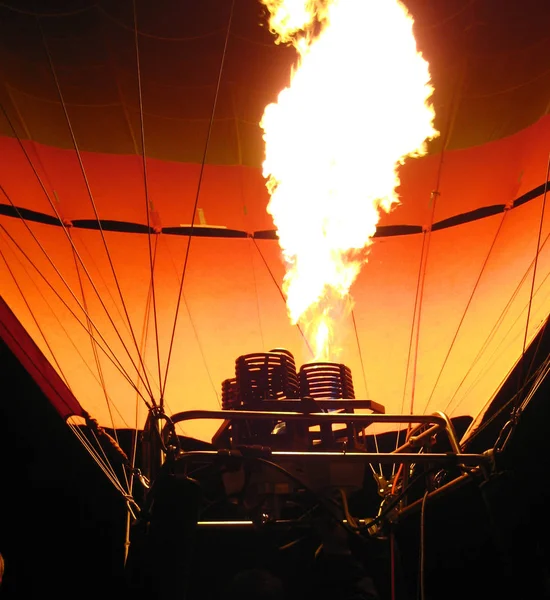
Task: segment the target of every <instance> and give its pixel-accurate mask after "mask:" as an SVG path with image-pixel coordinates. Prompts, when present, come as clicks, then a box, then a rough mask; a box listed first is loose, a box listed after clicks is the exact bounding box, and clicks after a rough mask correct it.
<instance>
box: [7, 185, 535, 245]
mask: <svg viewBox="0 0 550 600" xmlns="http://www.w3.org/2000/svg"><path fill="white" fill-rule="evenodd" d="M544 190H545V184H541V185H539V186H537V187H535V188H533V189H532V190H530V191H528V192H526V193H525V194H523V195H522V196H520V197H519V198H516V200H514V202H513V204H512V208H517V207H518V206H521V205H523V204H525V203H527V202H529V201H530V200H534V199H536V198H538V197H540V196H542V195H543V194H544ZM505 209H506V205H504V204H493V205H491V206H484V207H481V208H477V209H475V210H472V211H469V212H466V213H461V214H459V215H454V216H452V217H449V218H448V219H443V220H442V221H438V222H437V223H434V225H433V226H432V231H438V230H441V229H447V228H449V227H455V226H457V225H463V224H464V223H471V222H472V221H477V220H479V219H485V218H487V217H490V216H493V215H496V214H499V213H502V212H503V211H504V210H505ZM0 215H4V216H7V217H14V218H17V219H21V220H24V221H30V222H34V223H42V224H44V225H55V226H56V227H60V226H61V225H62V223H61V221H60V220H59V219H58V218H57V217H54V216H52V215H48V214H46V213H42V212H38V211H35V210H30V209H28V208H22V207H18V206H13V205H11V204H0ZM71 225H72V226H73V227H76V228H79V229H91V230H99V229H100V225H101V229H102V230H103V231H114V232H121V233H156V230H155V229H153V228H151V227H147V225H143V224H140V223H132V222H129V221H115V220H110V219H103V220H100V221H99V222H98V221H97V220H95V219H77V220H74V221H68V222H67V226H69V227H70V226H71ZM422 231H423V228H422V226H421V225H381V226H379V227H378V228H377V230H376V232H375V234H374V237H376V238H383V237H393V236H400V235H413V234H417V233H421V232H422ZM160 232H161V233H164V234H167V235H183V236H193V237H214V238H247V237H250V234H249V233H247V232H246V231H241V230H238V229H227V228H225V227H208V226H204V225H197V226H194V227H191V226H190V225H187V226H183V227H163V228H162V229H161V230H160ZM251 236H252V237H253V238H254V239H257V240H277V239H279V236H278V235H277V231H276V230H275V229H263V230H258V231H255V232H254V233H253V234H251Z"/></svg>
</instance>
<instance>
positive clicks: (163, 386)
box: [160, 0, 235, 398]
mask: <svg viewBox="0 0 550 600" xmlns="http://www.w3.org/2000/svg"><path fill="white" fill-rule="evenodd" d="M234 9H235V0H232V1H231V9H230V11H229V18H228V21H227V31H226V34H225V41H224V45H223V51H222V57H221V61H220V68H219V71H218V79H217V82H216V91H215V93H214V101H213V103H212V111H211V114H210V121H209V123H208V131H207V134H206V141H205V144H204V152H203V155H202V161H201V168H200V171H199V181H198V184H197V191H196V194H195V202H194V204H193V213H192V215H191V234H192V233H193V229H194V228H195V218H196V215H197V207H198V203H199V197H200V193H201V187H202V180H203V176H204V169H205V165H206V157H207V155H208V150H209V147H210V137H211V135H212V129H213V127H214V116H215V114H216V107H217V105H218V96H219V93H220V88H221V82H222V75H223V68H224V64H225V56H226V54H227V47H228V44H229V34H230V31H231V22H232V20H233V12H234ZM192 239H193V235H190V236H189V240H188V242H187V248H186V251H185V259H184V262H183V272H182V276H181V281H180V289H179V293H178V301H177V304H176V314H175V315H174V325H173V328H172V335H171V336H170V346H169V349H168V358H167V360H166V370H165V373H164V381H161V393H160V397H161V398H163V397H164V392H165V390H166V381H167V379H168V371H169V369H170V362H171V357H172V349H173V347H174V339H175V337H176V326H177V322H178V314H179V309H180V305H181V297H182V294H183V283H184V280H185V274H186V272H187V264H188V261H189V252H190V249H191V240H192Z"/></svg>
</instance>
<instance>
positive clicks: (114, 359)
mask: <svg viewBox="0 0 550 600" xmlns="http://www.w3.org/2000/svg"><path fill="white" fill-rule="evenodd" d="M0 191H2V192H4V194H5V191H4V189H3V188H2V185H1V184H0ZM6 197H7V196H6ZM23 222H24V223H25V224H26V222H25V220H24V219H23ZM0 230H2V231H3V232H4V233H5V235H7V236H8V238H9V239H10V240H11V242H12V243H13V244H14V245H15V247H16V248H17V249H18V250H19V252H21V254H22V255H23V256H24V257H25V258H26V259H27V261H28V262H29V263H30V265H31V266H32V267H33V268H34V269H35V270H36V272H37V273H38V275H39V276H40V277H41V278H42V279H43V280H44V281H45V283H46V285H47V286H48V287H49V288H50V289H51V290H52V292H53V293H54V294H55V295H56V296H57V298H58V299H59V301H60V302H61V303H62V304H63V306H65V308H66V309H67V310H68V311H69V312H70V313H71V315H72V316H73V317H74V318H75V320H76V321H77V323H78V324H79V325H80V326H81V327H83V328H84V330H85V331H86V333H89V331H88V328H87V327H86V325H84V323H82V321H81V320H80V318H79V317H78V316H77V314H76V313H75V312H74V310H73V309H72V308H71V307H70V306H69V305H68V303H67V302H66V301H65V300H64V298H63V297H62V296H61V294H60V293H59V292H58V291H57V290H56V289H55V287H54V286H53V285H52V283H51V282H50V281H49V280H48V278H47V277H46V276H45V275H44V274H43V273H42V272H41V270H40V269H39V268H38V267H37V266H36V264H35V263H34V262H33V261H32V260H31V258H30V257H29V256H28V254H27V253H26V252H25V251H24V250H23V248H21V246H20V245H19V244H18V243H17V242H16V241H15V239H14V238H13V236H12V235H11V234H10V233H9V232H8V230H7V229H6V228H5V227H4V226H3V225H2V224H1V223H0ZM29 231H30V233H31V235H32V236H33V238H34V239H35V241H36V242H37V244H38V245H39V246H40V248H41V249H42V250H43V252H44V253H45V255H46V258H47V259H48V260H50V259H49V256H48V254H47V253H46V251H45V250H44V249H43V248H42V245H41V244H40V242H39V241H38V240H37V239H36V238H35V236H34V234H33V232H32V231H31V230H30V229H29ZM50 264H51V265H52V267H53V268H54V270H55V272H56V273H57V275H58V276H59V277H60V279H61V281H63V282H64V283H66V282H65V280H64V278H63V276H62V275H61V273H60V272H59V270H58V269H57V267H56V266H55V264H54V263H53V262H51V260H50ZM66 285H67V284H66ZM67 287H68V289H69V292H70V293H71V295H72V297H73V299H74V300H75V302H76V303H77V304H78V306H79V308H80V309H81V310H82V311H84V307H83V306H82V304H81V302H80V300H79V299H78V297H77V296H76V294H75V293H74V292H73V291H72V289H71V288H70V286H68V285H67ZM90 323H91V324H92V325H93V328H94V330H95V331H96V332H97V335H98V336H99V338H100V339H101V341H102V342H103V343H104V344H105V346H106V348H107V350H109V352H110V354H109V352H107V350H106V349H105V348H103V346H101V345H100V344H98V347H99V348H100V349H101V351H102V352H103V353H104V354H105V356H107V358H108V359H109V360H110V361H111V362H112V363H113V365H114V366H115V367H116V368H117V370H118V371H119V372H120V374H121V375H122V376H123V377H124V378H125V379H126V381H127V382H128V383H129V384H130V385H131V386H132V387H133V388H134V389H135V390H136V391H138V393H139V395H140V396H141V398H142V399H143V401H144V402H145V404H146V405H147V406H148V407H149V408H150V404H149V402H148V401H147V400H146V398H145V397H144V396H143V394H141V392H139V390H138V388H137V386H136V384H135V383H134V382H133V381H132V379H131V378H130V376H129V375H128V373H126V370H125V369H124V367H123V366H122V364H121V362H120V361H119V360H118V358H117V357H116V355H115V354H114V352H113V351H112V349H111V348H110V346H109V344H108V342H107V340H105V338H104V337H103V335H102V334H101V332H100V331H99V329H98V328H97V326H96V325H95V323H94V321H93V320H92V319H90ZM96 341H97V340H96Z"/></svg>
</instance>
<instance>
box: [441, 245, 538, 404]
mask: <svg viewBox="0 0 550 600" xmlns="http://www.w3.org/2000/svg"><path fill="white" fill-rule="evenodd" d="M549 239H550V234H548V235H547V236H546V237H545V239H544V241H543V242H542V244H541V246H540V249H541V250H542V248H543V247H544V246H545V245H546V243H547V242H548V240H549ZM533 264H534V259H533V260H532V261H531V263H530V264H529V266H528V267H527V269H526V270H525V273H524V274H523V276H522V278H521V279H520V281H519V283H518V285H517V286H516V289H515V290H514V292H513V293H512V295H511V297H510V299H509V300H508V302H507V303H506V305H505V306H504V308H503V309H502V311H501V313H500V315H499V317H498V318H497V320H496V322H495V324H494V325H493V327H492V328H491V331H490V332H489V334H488V335H487V337H486V339H485V341H484V342H483V344H482V346H481V348H480V349H479V351H478V353H477V355H476V357H475V358H474V360H473V362H472V363H471V365H470V367H469V368H468V370H467V371H466V373H465V374H464V376H463V377H462V379H461V381H460V383H459V384H458V387H457V388H456V390H455V391H454V393H453V395H452V396H451V398H450V399H449V401H448V403H447V407H446V408H445V410H446V411H447V410H448V408H449V406H450V405H451V404H452V403H453V401H454V399H455V398H456V396H457V394H458V392H459V391H460V389H461V388H462V386H463V385H464V383H465V381H466V379H467V378H468V376H469V375H470V373H471V372H472V370H473V368H474V366H475V365H476V364H477V362H478V361H479V359H480V358H481V356H482V354H483V353H484V352H485V351H486V350H487V348H488V347H489V344H490V343H491V341H492V340H493V338H494V337H495V335H496V332H497V331H498V328H499V327H500V326H501V325H502V322H503V321H504V318H505V316H506V314H507V313H508V311H509V310H510V308H511V306H512V303H513V302H514V300H515V299H516V297H517V296H518V294H519V291H520V289H521V288H522V286H523V284H524V283H525V281H526V280H527V277H528V275H529V271H530V270H531V268H532V267H533ZM549 275H550V274H549ZM547 278H548V275H547V276H546V278H545V280H544V281H546V279H547ZM543 283H544V282H543ZM519 318H520V317H519V316H518V317H517V318H516V319H515V320H514V323H513V324H512V325H511V327H510V330H509V331H511V330H512V328H513V327H514V325H515V324H516V323H517V321H518V320H519ZM501 343H502V342H501ZM497 349H498V347H497ZM495 352H496V350H495Z"/></svg>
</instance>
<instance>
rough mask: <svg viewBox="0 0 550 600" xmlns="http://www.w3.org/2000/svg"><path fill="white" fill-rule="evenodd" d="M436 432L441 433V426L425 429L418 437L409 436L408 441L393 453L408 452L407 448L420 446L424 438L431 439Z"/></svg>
mask: <svg viewBox="0 0 550 600" xmlns="http://www.w3.org/2000/svg"><path fill="white" fill-rule="evenodd" d="M438 431H441V426H440V425H432V426H431V427H430V428H429V429H426V431H423V432H422V433H419V434H418V435H410V436H409V439H408V440H407V441H406V442H405V443H404V444H403V445H402V446H399V448H396V449H395V450H394V452H395V453H400V452H404V451H405V450H408V449H409V448H416V447H417V446H420V445H421V442H423V441H424V440H425V439H426V438H430V437H432V436H433V435H434V434H435V433H437V432H438Z"/></svg>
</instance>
